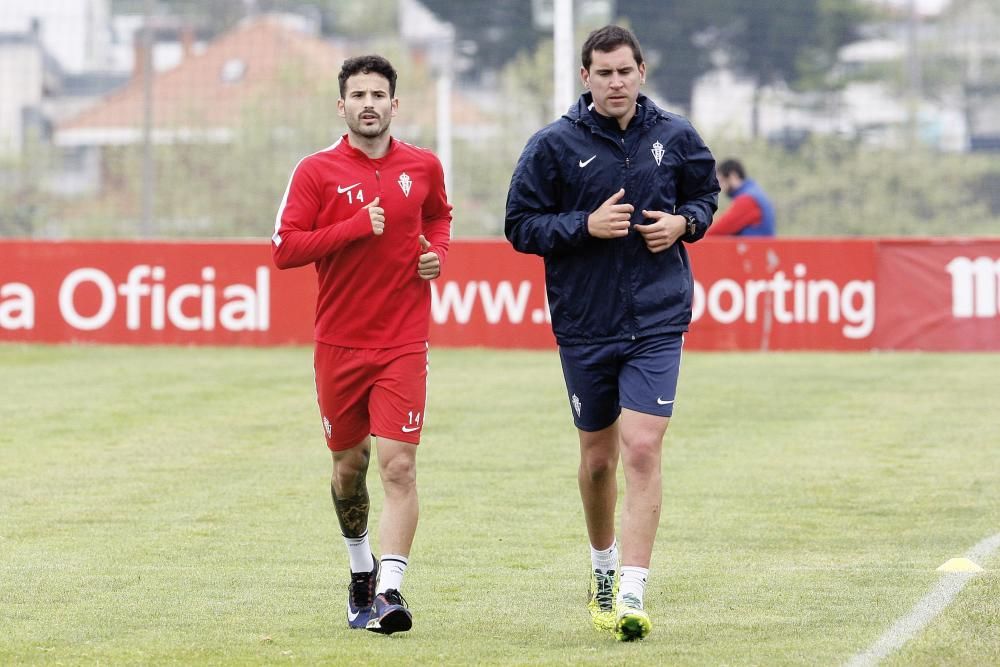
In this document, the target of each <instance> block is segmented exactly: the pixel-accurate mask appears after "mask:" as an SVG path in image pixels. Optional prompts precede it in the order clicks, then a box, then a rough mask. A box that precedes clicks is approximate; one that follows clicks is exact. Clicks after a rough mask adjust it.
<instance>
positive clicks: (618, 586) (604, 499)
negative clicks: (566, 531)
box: [505, 26, 719, 641]
mask: <svg viewBox="0 0 1000 667" xmlns="http://www.w3.org/2000/svg"><path fill="white" fill-rule="evenodd" d="M581 55H582V67H581V70H580V75H581V78H582V80H583V84H584V86H585V87H586V88H587V89H588V92H585V93H584V94H583V95H582V96H581V97H580V100H579V101H578V102H577V103H576V105H575V106H573V107H571V108H570V109H569V111H568V112H567V113H566V114H565V115H564V116H562V118H560V119H559V120H557V121H555V122H554V123H552V124H550V125H548V126H546V127H545V128H543V129H542V130H541V131H539V132H538V133H537V134H535V135H534V136H533V137H532V138H531V139H530V140H529V142H528V144H527V146H526V147H525V149H524V152H523V153H522V154H521V158H520V160H519V161H518V164H517V167H516V169H515V171H514V175H513V177H512V178H511V183H510V190H509V192H508V195H507V215H506V226H505V233H506V236H507V238H508V239H509V240H510V242H511V243H512V244H513V246H514V248H515V249H516V250H518V251H520V252H525V253H532V254H536V255H541V256H542V257H543V258H544V259H545V283H546V290H547V293H548V300H549V309H550V311H551V315H552V329H553V333H554V334H555V336H556V341H557V342H558V344H559V356H560V360H561V362H562V368H563V376H564V378H565V380H566V388H567V394H568V397H569V402H570V407H571V409H572V414H573V420H574V423H575V425H576V427H577V430H578V433H579V437H580V468H579V474H578V479H579V486H580V495H581V498H582V500H583V508H584V515H585V517H586V523H587V533H588V537H589V538H590V551H591V564H592V566H593V571H592V573H591V576H590V602H589V605H588V607H589V609H590V612H591V617H592V621H593V623H594V626H595V627H597V628H598V629H602V630H610V631H613V632H614V634H615V636H616V637H617V638H618V639H620V640H623V641H628V640H633V639H642V638H644V637H646V635H648V634H649V632H650V630H651V628H652V622H651V621H650V619H649V616H648V614H647V613H646V611H645V610H644V608H643V595H644V592H645V586H646V578H647V575H648V572H649V562H650V557H651V555H652V550H653V543H654V540H655V537H656V529H657V526H658V524H659V518H660V505H661V500H662V480H661V475H660V454H661V450H662V447H663V436H664V434H665V433H666V429H667V425H668V423H669V421H670V416H671V415H672V413H673V405H674V400H675V392H676V388H677V373H678V370H679V367H680V357H681V346H682V344H683V333H684V332H685V331H687V328H688V325H689V324H690V322H691V298H692V292H693V278H692V276H691V268H690V262H689V260H688V255H687V251H686V249H685V244H686V243H693V242H694V241H697V240H698V239H700V238H702V236H704V235H705V232H706V230H707V229H708V227H709V225H710V224H711V222H712V215H713V213H714V212H715V210H716V208H717V205H718V193H719V184H718V181H717V180H716V175H715V159H714V158H713V157H712V154H711V152H710V151H709V150H708V147H707V146H706V145H705V143H704V141H702V139H701V138H700V137H699V136H698V134H697V132H695V130H694V128H693V127H692V126H691V124H690V123H689V122H688V121H687V120H685V119H684V118H682V117H680V116H677V115H675V114H671V113H668V112H666V111H663V110H661V109H660V108H658V107H657V106H656V105H655V104H654V103H653V102H652V100H650V99H649V98H648V97H646V96H645V95H642V94H640V92H639V88H640V85H641V84H643V83H644V82H645V74H646V66H645V63H644V62H643V58H642V52H641V50H640V47H639V43H638V41H637V40H636V38H635V36H634V35H633V34H632V33H631V32H629V31H628V30H625V29H624V28H620V27H618V26H605V27H604V28H601V29H599V30H596V31H594V32H593V33H591V34H590V36H588V38H587V40H586V42H585V43H584V45H583V49H582V54H581ZM619 458H621V462H622V467H623V470H624V473H625V499H624V509H623V512H622V525H621V538H622V539H621V551H620V553H619V549H618V542H617V539H616V532H615V505H616V502H617V482H616V471H617V467H618V460H619Z"/></svg>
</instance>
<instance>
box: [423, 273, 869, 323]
mask: <svg viewBox="0 0 1000 667" xmlns="http://www.w3.org/2000/svg"><path fill="white" fill-rule="evenodd" d="M793 273H794V278H792V279H789V278H788V277H787V276H786V275H785V273H784V272H783V271H777V272H776V273H775V274H774V275H773V276H772V277H771V278H770V279H767V280H747V281H745V282H743V283H740V282H737V281H735V280H733V279H731V278H722V279H720V280H717V281H716V282H714V283H711V284H710V285H709V286H708V289H707V291H706V289H705V287H704V286H703V285H702V284H701V283H700V282H698V281H695V283H694V301H693V319H694V320H695V321H697V320H698V319H700V318H701V317H703V316H704V315H706V313H707V315H708V316H709V317H710V318H711V319H713V320H715V321H716V322H719V323H721V324H732V323H734V322H736V321H738V320H743V321H745V322H748V323H753V322H756V321H757V320H758V319H759V318H760V317H762V316H764V313H767V316H773V318H774V320H775V322H778V323H779V324H801V323H809V324H815V323H817V322H820V321H826V322H829V323H831V324H838V323H841V322H843V326H842V327H841V332H842V333H843V335H844V337H845V338H849V339H860V338H865V337H867V336H869V335H871V333H872V330H873V329H874V328H875V283H874V282H872V281H871V280H850V281H848V282H847V283H845V284H844V285H843V286H840V285H838V284H837V283H835V282H834V281H832V280H829V279H820V280H805V279H804V278H805V277H806V275H807V273H808V270H807V268H806V265H804V264H796V265H795V267H794V268H793ZM531 288H532V284H531V282H530V281H527V280H523V281H521V282H520V283H519V284H518V287H517V291H516V292H515V291H514V285H513V283H511V282H510V281H507V280H501V281H499V282H498V283H497V284H496V285H495V286H494V285H491V284H490V283H489V282H487V281H485V280H482V281H478V280H470V281H468V282H466V283H465V284H464V285H462V284H460V283H458V282H456V281H452V280H450V281H446V282H445V283H444V284H443V286H441V287H440V288H439V287H438V285H437V284H436V283H431V317H432V318H433V320H434V322H435V324H447V323H448V322H455V323H457V324H468V323H469V321H470V320H471V319H472V313H473V310H474V309H475V307H476V302H477V300H478V301H480V302H481V303H482V308H483V312H484V315H485V319H486V321H487V322H488V323H489V324H500V323H501V322H505V321H506V322H509V323H511V324H521V323H522V322H524V321H525V315H527V314H529V312H528V311H529V309H528V303H529V301H530V299H531ZM530 321H531V322H532V323H533V324H542V323H547V322H550V321H551V317H550V315H549V310H548V306H547V305H546V306H545V307H544V308H536V309H534V310H532V311H531V312H530Z"/></svg>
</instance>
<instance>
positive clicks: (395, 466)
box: [381, 456, 417, 490]
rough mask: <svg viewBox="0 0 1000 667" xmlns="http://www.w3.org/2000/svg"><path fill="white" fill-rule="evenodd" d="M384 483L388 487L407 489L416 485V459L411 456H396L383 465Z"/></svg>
mask: <svg viewBox="0 0 1000 667" xmlns="http://www.w3.org/2000/svg"><path fill="white" fill-rule="evenodd" d="M381 475H382V484H383V485H384V486H385V487H386V488H389V487H392V488H395V489H400V490H406V489H411V488H413V487H414V486H416V483H417V466H416V461H414V460H413V459H412V458H409V457H403V456H396V457H393V458H392V459H391V460H389V461H386V462H385V464H384V465H382V467H381Z"/></svg>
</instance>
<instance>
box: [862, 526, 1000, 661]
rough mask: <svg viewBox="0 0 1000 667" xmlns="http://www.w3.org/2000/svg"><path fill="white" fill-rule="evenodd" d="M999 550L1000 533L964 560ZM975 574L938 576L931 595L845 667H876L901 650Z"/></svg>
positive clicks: (983, 558)
mask: <svg viewBox="0 0 1000 667" xmlns="http://www.w3.org/2000/svg"><path fill="white" fill-rule="evenodd" d="M998 547H1000V533H997V534H996V535H994V536H992V537H987V538H986V539H984V540H983V541H981V542H980V543H979V544H977V545H976V546H974V547H972V548H971V549H970V550H969V552H968V553H967V554H966V557H967V558H968V559H969V560H971V561H972V562H974V563H977V564H978V562H981V561H983V560H986V559H987V558H989V557H990V556H992V555H993V553H994V552H995V551H996V550H997V548H998ZM976 574H978V573H976V572H951V573H948V574H945V575H944V576H942V577H941V580H940V581H939V582H938V584H937V586H935V587H934V588H933V589H932V590H931V592H930V593H928V594H927V595H925V596H924V597H923V599H921V600H920V602H918V603H917V604H916V605H914V607H913V609H912V610H910V613H909V614H907V615H906V616H904V617H903V618H901V619H899V620H898V621H896V623H894V624H893V626H892V627H891V628H889V629H888V630H886V632H885V634H884V635H882V636H881V637H879V638H878V641H876V642H875V643H874V644H872V645H871V646H870V647H869V648H868V649H867V650H866V651H864V652H863V653H859V654H857V655H855V656H854V657H853V658H851V660H849V661H848V662H847V663H846V665H847V667H867V666H868V665H877V664H878V663H879V662H881V661H882V660H884V659H885V658H887V657H889V656H890V655H891V654H893V653H895V652H896V651H898V650H899V649H901V648H902V647H903V645H904V644H906V642H908V641H910V640H911V639H913V638H914V637H916V636H917V634H918V633H919V632H920V631H921V630H923V629H924V628H925V627H927V625H928V624H929V623H930V622H931V621H933V620H934V619H935V618H937V616H938V615H939V614H940V613H941V612H942V611H944V610H945V608H946V607H947V606H948V605H950V604H951V602H952V600H954V599H955V596H956V595H958V594H959V593H960V592H961V591H962V589H963V588H965V585H966V584H967V583H969V580H970V579H972V577H974V576H976Z"/></svg>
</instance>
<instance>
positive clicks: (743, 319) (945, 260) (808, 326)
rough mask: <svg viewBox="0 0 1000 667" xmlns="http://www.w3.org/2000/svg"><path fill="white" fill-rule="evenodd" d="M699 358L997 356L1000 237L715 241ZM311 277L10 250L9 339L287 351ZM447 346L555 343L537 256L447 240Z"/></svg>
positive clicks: (178, 252)
mask: <svg viewBox="0 0 1000 667" xmlns="http://www.w3.org/2000/svg"><path fill="white" fill-rule="evenodd" d="M690 252H691V257H692V264H693V266H694V273H695V298H694V304H693V306H694V313H693V314H694V322H693V323H692V326H691V332H690V334H689V336H688V338H687V344H686V345H687V347H688V348H689V349H700V350H867V349H926V350H1000V302H998V299H1000V239H979V240H876V239H866V240H843V239H836V240H833V239H811V240H804V239H754V240H739V239H707V240H705V241H702V242H700V243H698V244H696V245H693V246H691V247H690ZM315 282H316V275H315V271H314V270H313V269H312V268H308V267H303V268H299V269H292V270H289V271H278V270H276V269H275V268H274V266H273V264H272V263H271V257H270V246H269V244H268V243H267V242H266V241H263V242H261V241H252V242H245V243H239V242H218V243H214V242H213V243H209V242H206V243H197V242H183V243H182V242H177V243H170V242H48V241H39V242H34V241H0V341H26V342H47V343H59V342H73V341H81V342H95V343H124V344H175V345H191V344H194V345H205V344H210V345H282V344H305V343H309V342H311V340H312V324H313V315H314V313H313V309H314V304H315V298H316V284H315ZM431 293H432V325H431V326H432V328H431V341H432V343H433V344H434V345H438V346H484V347H496V348H552V347H554V345H555V341H554V339H553V337H552V332H551V328H550V325H549V314H548V308H547V305H546V300H545V288H544V274H543V269H542V260H541V258H539V257H534V256H529V255H522V254H518V253H516V252H514V250H513V249H511V247H510V246H509V245H508V244H507V243H506V242H504V241H503V240H479V241H475V240H459V241H455V242H453V244H452V249H451V251H450V252H449V255H448V262H447V266H446V267H445V274H444V275H443V276H442V277H441V278H440V279H438V280H436V281H434V282H433V283H432V286H431Z"/></svg>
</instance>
